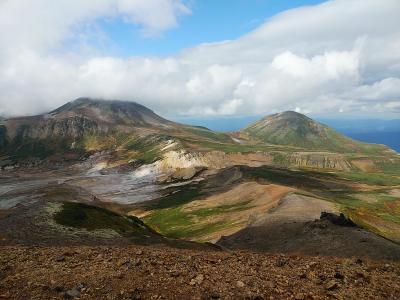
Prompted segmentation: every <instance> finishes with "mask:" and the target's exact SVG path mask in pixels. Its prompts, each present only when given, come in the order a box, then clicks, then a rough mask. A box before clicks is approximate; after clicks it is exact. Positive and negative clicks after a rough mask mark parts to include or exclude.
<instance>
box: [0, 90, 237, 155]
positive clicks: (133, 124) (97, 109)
mask: <svg viewBox="0 0 400 300" xmlns="http://www.w3.org/2000/svg"><path fill="white" fill-rule="evenodd" d="M175 136H183V137H191V138H193V139H195V140H206V141H218V140H231V138H230V137H229V136H228V135H225V134H218V133H214V132H212V131H210V130H209V129H207V128H203V127H196V126H189V125H182V124H179V123H175V122H172V121H169V120H166V119H164V118H162V117H160V116H159V115H157V114H156V113H154V112H153V111H152V110H150V109H148V108H147V107H145V106H143V105H140V104H138V103H135V102H129V101H120V100H98V99H90V98H78V99H76V100H75V101H72V102H69V103H66V104H65V105H63V106H61V107H59V108H57V109H55V110H53V111H51V112H49V113H45V114H41V115H37V116H27V117H17V118H10V119H5V120H3V121H2V122H1V123H0V155H5V156H9V157H11V158H12V159H13V160H17V161H18V160H20V159H27V158H29V159H30V158H39V159H43V158H47V157H50V156H54V155H58V156H60V155H61V154H63V155H62V158H63V159H65V158H67V157H69V158H71V159H77V158H79V157H81V156H82V155H84V154H85V153H88V152H93V151H100V150H116V149H117V148H121V147H122V148H123V149H127V150H136V151H139V152H151V151H150V150H152V149H150V148H154V147H155V146H157V145H161V144H162V143H163V142H167V141H170V142H171V141H173V138H172V137H175ZM164 146H165V145H164ZM66 154H68V155H66ZM53 158H54V157H53ZM150 160H151V159H150Z"/></svg>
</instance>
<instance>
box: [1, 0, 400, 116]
mask: <svg viewBox="0 0 400 300" xmlns="http://www.w3.org/2000/svg"><path fill="white" fill-rule="evenodd" d="M399 14H400V1H399V0H331V1H317V0H291V1H289V0H218V1H217V0H187V1H185V0H57V1H54V0H0V91H1V93H0V115H2V116H17V115H32V114H38V113H43V112H46V111H50V110H52V109H54V108H56V107H58V106H60V105H62V104H64V103H66V102H68V101H71V100H73V99H75V98H78V97H92V98H99V99H121V100H128V101H136V102H139V103H141V104H143V105H146V106H148V107H149V108H151V109H153V110H155V111H156V112H157V113H160V114H161V115H163V116H170V117H171V118H175V119H182V118H183V119H184V118H188V119H190V118H192V119H193V118H197V119H212V118H214V119H215V118H217V119H218V118H221V119H226V118H233V117H235V118H238V117H245V118H251V116H259V115H266V114H271V113H275V112H279V111H284V110H295V111H298V112H301V113H305V114H309V115H312V116H319V117H330V118H331V117H335V118H340V117H343V118H370V117H376V118H378V117H379V118H399V117H400V18H399V17H398V16H399Z"/></svg>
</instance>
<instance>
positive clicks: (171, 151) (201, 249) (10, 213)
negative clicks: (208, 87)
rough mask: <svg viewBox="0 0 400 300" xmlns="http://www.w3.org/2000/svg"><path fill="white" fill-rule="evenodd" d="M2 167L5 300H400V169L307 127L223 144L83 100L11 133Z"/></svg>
mask: <svg viewBox="0 0 400 300" xmlns="http://www.w3.org/2000/svg"><path fill="white" fill-rule="evenodd" d="M0 166H1V172H0V226H1V228H2V231H1V232H0V245H2V246H1V247H2V248H1V249H2V250H1V255H0V259H1V261H2V269H1V270H0V280H1V281H0V297H3V298H16V299H26V298H32V299H34V298H36V299H43V298H52V297H53V298H60V297H61V298H62V297H70V298H73V297H80V298H83V299H85V298H86V299H100V298H109V299H118V298H122V299H127V298H129V297H130V298H131V299H141V298H143V299H150V298H151V299H159V298H160V299H163V298H164V299H171V298H172V299H173V298H176V299H182V298H199V299H201V298H224V299H230V298H243V299H269V298H270V296H271V297H273V298H275V299H276V298H278V299H280V298H281V299H290V298H296V299H306V298H309V299H321V298H329V297H336V298H338V299H341V297H342V298H343V297H348V298H352V299H360V298H367V297H370V298H371V297H372V298H376V299H378V298H386V299H388V298H393V299H398V298H399V296H400V289H399V285H398V282H397V281H396V280H395V279H394V278H396V276H399V275H400V274H399V263H398V261H399V259H400V245H399V243H400V157H399V154H398V153H396V152H395V151H393V150H391V149H389V148H388V147H386V146H383V145H374V144H366V143H361V142H358V141H355V140H352V139H350V138H348V137H345V136H343V135H341V134H339V133H337V132H336V131H334V130H333V129H331V128H329V127H327V126H325V125H323V124H320V123H318V122H315V121H314V120H312V119H310V118H308V117H306V116H304V115H301V114H298V113H295V112H283V113H280V114H275V115H272V116H268V117H266V118H263V119H261V120H260V121H258V122H256V123H254V124H252V125H250V126H249V127H247V128H244V129H243V130H241V131H239V132H233V133H226V134H225V133H217V132H213V131H211V130H209V129H207V128H204V127H196V126H188V125H183V124H178V123H174V122H171V121H168V120H166V119H164V118H162V117H160V116H158V115H157V114H155V113H154V112H153V111H151V110H150V109H148V108H146V107H144V106H142V105H140V104H137V103H132V102H124V101H100V100H95V99H87V98H80V99H77V100H75V101H72V102H70V103H67V104H65V105H64V106H62V107H60V108H58V109H56V110H54V111H52V112H49V113H48V114H43V115H38V116H31V117H18V118H12V119H5V120H1V121H0ZM71 247H72V248H71ZM176 248H179V249H180V250H177V249H176ZM71 249H72V250H71ZM137 249H140V250H137ZM71 251H72V252H71ZM135 251H140V252H141V253H145V258H143V259H139V260H140V263H138V264H136V262H135V259H136V258H135V257H136V254H135V253H136V252H135ZM255 252H257V254H256V253H255ZM56 253H57V255H58V256H60V257H61V258H60V257H59V258H57V257H54V258H52V259H54V261H53V260H50V261H45V260H44V257H46V256H48V255H49V256H50V257H53V256H55V254H56ZM62 253H66V254H64V255H61V254H62ZM68 253H73V254H72V255H69V254H68ZM153 254H154V255H156V256H159V257H160V259H158V260H157V261H156V260H153V259H152V258H151V257H152V255H153ZM183 257H190V258H189V259H188V260H187V261H188V262H189V263H188V264H186V263H185V262H184V260H182V259H183ZM229 257H233V258H232V259H233V260H232V261H231V259H230V258H229ZM282 258H283V259H284V261H285V262H284V263H283V264H282V265H281V263H280V261H281V260H282ZM58 259H60V261H58ZM121 259H123V260H126V261H128V262H129V264H128V263H127V264H126V265H125V263H121V264H119V263H118V262H117V261H119V260H121ZM210 260H212V261H214V260H215V261H217V263H214V262H210ZM24 261H28V263H27V264H26V263H23V262H24ZM223 261H227V263H226V264H224V263H221V262H223ZM158 263H160V265H161V266H160V267H155V266H157V264H158ZM21 264H23V266H22V265H21ZM259 264H261V265H259ZM270 265H271V266H272V265H273V266H275V267H273V268H271V267H268V266H270ZM82 266H88V267H85V268H84V270H83V269H82V268H83V267H82ZM116 266H117V267H116ZM123 266H129V267H126V268H127V269H126V270H125V269H124V268H125V267H123ZM286 266H290V268H291V269H293V270H295V272H294V273H293V274H289V268H287V269H286ZM242 267H243V268H245V269H246V270H247V269H248V270H252V271H251V272H250V271H249V273H248V274H246V272H242V271H238V272H236V271H235V270H240V268H242ZM264 267H265V268H267V269H268V268H269V269H270V270H271V272H272V274H273V276H272V275H271V274H269V275H268V276H267V275H265V274H266V270H267V269H265V268H264ZM263 268H264V269H263ZM175 269H179V270H175ZM67 270H69V271H68V272H67ZM156 270H158V271H156ZM174 270H175V271H176V272H177V273H176V274H178V273H179V274H178V275H177V276H175V275H173V274H172V273H173V272H174ZM63 272H67V273H68V274H70V277H69V278H67V277H66V275H62V274H64V273H63ZM96 272H100V273H96ZM171 272H172V273H171ZM220 272H223V273H224V274H226V276H227V280H226V281H223V282H220V284H213V282H218V281H219V279H218V278H219V277H218V276H219V275H217V274H220ZM296 272H297V273H299V274H297V273H296ZM67 273H65V274H67ZM94 273H96V275H95V277H93V278H87V279H86V278H85V276H89V277H90V276H93V274H94ZM300 273H301V274H300ZM337 273H338V274H339V275H337ZM171 274H172V275H171ZM174 274H175V273H174ZM296 274H297V275H298V276H299V277H296V276H297V275H296ZM137 276H139V277H140V278H141V279H133V278H136V277H137ZM251 276H253V277H251ZM263 276H264V277H265V276H266V277H268V278H266V277H265V278H264V277H263ZM271 276H272V277H273V278H272V277H271ZM293 276H294V277H293ZM269 277H271V278H269ZM292 277H293V278H292ZM107 278H109V280H110V281H109V282H110V285H109V286H107V284H105V282H104V281H105V280H106V279H107ZM292 281H293V284H292V285H291V284H289V282H292ZM303 281H304V282H303ZM20 284H22V285H23V287H22V286H19V285H20ZM96 285H98V286H96ZM211 287H215V288H211ZM16 288H17V289H16ZM110 289H111V290H110ZM171 289H176V291H175V292H172V291H171ZM71 291H72V292H71ZM135 297H136V298H135ZM246 297H247V298H246ZM257 297H258V298H257Z"/></svg>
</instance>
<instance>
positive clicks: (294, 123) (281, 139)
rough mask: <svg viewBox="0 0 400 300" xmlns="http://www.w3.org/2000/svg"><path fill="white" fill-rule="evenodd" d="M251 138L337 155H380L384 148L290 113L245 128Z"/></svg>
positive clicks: (265, 119)
mask: <svg viewBox="0 0 400 300" xmlns="http://www.w3.org/2000/svg"><path fill="white" fill-rule="evenodd" d="M242 133H245V134H247V135H248V136H250V137H252V138H255V139H257V140H261V141H263V142H267V143H270V144H276V145H286V146H294V147H301V148H305V149H313V150H318V149H319V150H329V151H334V152H364V153H367V152H377V151H382V150H384V148H386V147H384V146H381V145H373V144H366V143H361V142H358V141H355V140H352V139H350V138H348V137H346V136H344V135H342V134H340V133H338V132H336V131H335V130H333V129H332V128H330V127H328V126H326V125H324V124H321V123H319V122H317V121H314V120H313V119H311V118H309V117H307V116H305V115H303V114H300V113H297V112H294V111H286V112H282V113H277V114H273V115H270V116H267V117H265V118H263V119H261V120H259V121H257V122H255V123H253V124H251V125H249V126H248V127H246V128H244V129H242Z"/></svg>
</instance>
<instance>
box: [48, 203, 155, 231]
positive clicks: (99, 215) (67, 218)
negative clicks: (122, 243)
mask: <svg viewBox="0 0 400 300" xmlns="http://www.w3.org/2000/svg"><path fill="white" fill-rule="evenodd" d="M54 220H55V221H56V222H57V223H58V224H60V225H63V226H68V227H74V228H84V229H86V230H89V231H92V230H101V229H111V230H114V231H116V232H118V233H119V234H121V235H124V236H150V235H155V232H153V231H152V230H151V229H150V228H148V227H147V226H146V225H145V224H144V223H143V222H142V221H141V220H140V219H138V218H136V217H131V216H130V217H124V216H121V215H119V214H116V213H114V212H112V211H109V210H106V209H104V208H100V207H96V206H91V205H87V204H83V203H72V202H65V203H63V205H62V209H61V211H59V212H57V213H56V214H55V216H54Z"/></svg>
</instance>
